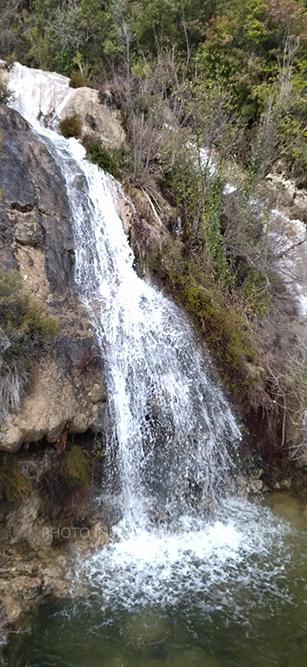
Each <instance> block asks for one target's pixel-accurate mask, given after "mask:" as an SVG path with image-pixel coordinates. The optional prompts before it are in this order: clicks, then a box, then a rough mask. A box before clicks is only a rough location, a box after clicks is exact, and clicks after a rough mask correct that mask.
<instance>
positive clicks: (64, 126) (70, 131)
mask: <svg viewBox="0 0 307 667" xmlns="http://www.w3.org/2000/svg"><path fill="white" fill-rule="evenodd" d="M59 130H60V132H61V134H62V135H63V137H66V138H67V139H69V138H70V137H76V138H77V139H78V138H79V137H80V135H81V132H82V126H81V120H80V117H79V116H78V115H77V114H73V115H72V116H66V118H63V120H61V122H60V125H59Z"/></svg>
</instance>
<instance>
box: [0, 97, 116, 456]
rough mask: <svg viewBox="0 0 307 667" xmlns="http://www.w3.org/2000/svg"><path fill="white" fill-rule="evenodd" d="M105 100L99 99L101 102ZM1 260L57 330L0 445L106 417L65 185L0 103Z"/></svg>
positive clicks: (15, 445) (92, 425)
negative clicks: (78, 286)
mask: <svg viewBox="0 0 307 667" xmlns="http://www.w3.org/2000/svg"><path fill="white" fill-rule="evenodd" d="M99 106H101V105H99ZM0 150H1V160H0V265H1V270H6V271H10V270H17V271H19V273H20V275H21V278H22V280H23V283H24V286H25V289H26V290H27V292H28V294H30V295H33V296H34V297H35V300H36V302H37V303H38V304H39V305H40V306H41V308H42V311H43V313H45V314H46V317H49V316H52V317H53V318H55V320H56V321H57V323H58V329H59V330H58V333H57V335H56V336H55V337H54V338H53V340H52V342H50V343H49V345H48V348H46V352H45V355H44V358H39V359H33V360H32V372H31V378H32V380H31V382H29V383H28V386H27V389H26V392H25V395H24V399H23V401H22V404H21V406H20V409H19V410H18V411H16V412H15V413H13V414H11V415H10V416H9V417H8V419H7V420H6V421H5V422H3V423H2V424H0V450H2V451H6V452H15V451H17V450H18V449H19V447H20V446H21V444H23V443H30V442H39V441H40V440H42V439H43V438H46V439H47V440H48V441H49V442H53V443H56V442H57V440H58V439H60V438H61V437H62V435H63V434H64V433H69V432H70V433H83V432H85V431H87V430H88V429H92V430H94V431H98V430H99V429H100V428H101V427H102V425H103V424H104V419H105V401H106V393H105V387H104V382H103V363H102V360H101V358H100V352H99V350H98V348H97V345H96V340H95V335H94V332H93V328H92V325H91V322H90V321H89V318H88V314H87V312H86V311H85V309H84V307H83V306H82V304H81V303H80V302H79V300H78V296H77V294H76V291H75V284H74V276H73V265H74V261H73V260H74V257H73V252H74V243H73V234H72V228H71V219H70V209H69V203H68V201H67V196H66V190H65V185H64V183H63V181H62V178H61V175H60V172H59V169H58V166H57V164H56V163H55V161H54V159H53V157H52V155H51V153H50V152H49V150H48V147H47V146H46V145H45V144H44V143H42V142H41V141H40V140H39V139H38V138H37V137H36V136H35V135H33V133H32V132H31V130H30V128H29V126H28V124H27V122H26V121H25V120H23V119H22V118H21V116H20V115H19V114H18V113H17V112H16V111H13V110H12V109H8V108H7V107H0Z"/></svg>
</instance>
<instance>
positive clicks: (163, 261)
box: [149, 245, 256, 393]
mask: <svg viewBox="0 0 307 667" xmlns="http://www.w3.org/2000/svg"><path fill="white" fill-rule="evenodd" d="M149 268H150V270H151V271H152V272H153V274H155V275H156V276H157V277H158V279H161V280H162V281H163V283H164V284H166V286H167V287H168V289H170V290H171V292H172V294H173V296H174V297H175V298H176V299H177V301H178V302H179V303H180V304H181V305H182V306H183V307H184V308H185V309H186V310H187V311H188V312H189V313H190V314H191V316H192V317H193V319H194V320H195V322H196V323H197V325H198V327H199V328H200V329H201V331H202V333H203V335H204V338H205V340H206V342H207V344H208V347H209V349H210V350H211V352H212V354H213V357H214V359H215V362H216V364H217V367H218V370H219V372H220V375H221V376H222V377H223V379H224V380H225V382H226V384H227V385H228V387H229V389H231V390H232V391H234V392H236V393H240V391H241V390H242V387H244V386H245V387H246V385H247V384H249V383H250V382H251V381H252V379H251V374H250V369H249V365H251V364H252V365H254V364H255V363H256V352H255V350H254V346H253V343H252V340H251V334H250V331H249V329H248V326H247V323H246V320H245V317H244V314H243V313H242V311H240V310H239V309H238V308H236V307H235V306H234V305H232V304H231V303H230V302H229V300H227V299H226V295H225V293H224V292H223V291H222V290H221V289H220V288H219V286H218V284H217V283H216V282H215V281H214V278H213V277H212V275H210V273H209V272H208V270H207V269H206V267H205V266H204V265H203V264H198V263H197V262H196V260H195V259H194V258H191V257H189V258H185V257H183V256H182V254H181V252H180V250H179V247H177V248H176V247H175V248H174V247H172V245H170V246H168V245H164V246H163V247H162V248H161V249H159V250H156V251H155V252H154V253H153V254H152V256H151V257H150V258H149Z"/></svg>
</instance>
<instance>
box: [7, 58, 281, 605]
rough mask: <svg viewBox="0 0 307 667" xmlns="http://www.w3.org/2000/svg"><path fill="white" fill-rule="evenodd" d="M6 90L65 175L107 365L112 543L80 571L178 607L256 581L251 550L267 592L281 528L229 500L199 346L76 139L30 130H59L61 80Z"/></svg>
mask: <svg viewBox="0 0 307 667" xmlns="http://www.w3.org/2000/svg"><path fill="white" fill-rule="evenodd" d="M9 87H10V89H11V90H13V92H14V93H15V98H14V102H13V105H14V106H15V108H16V109H18V111H20V113H22V115H23V116H24V117H25V118H27V120H28V121H29V122H30V123H31V124H32V126H33V128H34V131H35V132H36V133H37V134H39V135H40V137H41V139H42V140H43V141H44V142H45V143H46V144H47V146H48V147H49V150H50V152H51V153H52V155H53V156H54V157H55V159H56V162H57V164H58V166H59V169H60V170H61V172H62V175H63V178H64V179H65V182H66V187H67V193H68V197H69V201H70V205H71V220H72V225H73V230H74V238H75V251H76V270H75V280H76V286H77V289H78V292H79V295H80V298H81V299H82V301H83V302H84V304H85V305H86V307H87V309H88V311H89V313H90V316H91V319H92V322H93V325H94V327H95V330H96V335H97V340H98V343H99V345H100V348H101V354H102V357H103V359H104V362H105V365H106V379H107V385H108V395H109V419H108V433H107V436H108V437H107V457H108V464H109V465H108V468H109V483H108V485H107V489H106V493H105V495H104V497H103V499H102V502H104V503H105V502H107V499H108V498H109V503H110V505H113V509H114V513H115V516H116V517H117V525H116V526H115V527H114V535H115V538H116V540H115V542H114V543H113V544H112V545H110V546H109V547H107V548H105V549H104V550H102V551H99V552H98V553H97V554H96V555H95V556H94V557H93V558H92V559H90V561H88V562H86V563H82V564H81V565H82V567H81V571H82V577H83V578H85V580H86V581H88V582H90V586H91V587H94V589H95V590H96V591H98V593H99V595H102V596H103V599H104V604H108V603H112V604H115V603H118V602H119V603H120V604H122V605H124V606H125V605H126V606H129V605H134V604H138V603H139V602H140V601H143V603H146V602H148V601H151V602H153V603H154V602H159V603H164V602H166V601H168V602H172V601H175V602H176V601H178V599H180V596H184V595H186V594H187V593H188V594H190V593H191V591H195V592H198V593H201V592H202V591H203V592H204V593H205V592H206V593H208V590H209V589H210V587H211V588H212V587H215V588H214V590H215V592H217V588H219V590H220V588H221V586H222V587H223V586H225V585H227V582H229V583H230V584H231V587H232V588H233V591H234V592H233V595H234V596H235V588H236V585H237V584H238V585H239V582H240V581H241V584H240V585H242V586H249V585H253V577H254V572H255V569H254V565H253V564H252V563H253V559H255V557H257V558H259V559H260V563H259V565H258V566H257V570H256V575H257V576H258V577H259V581H260V582H261V585H262V589H263V590H264V589H265V587H266V585H267V586H268V587H270V588H271V589H273V587H274V581H273V580H274V575H273V574H272V572H273V569H272V568H270V573H269V571H268V568H267V566H266V562H267V558H268V557H269V556H268V554H269V553H270V552H271V551H272V553H273V552H275V557H276V554H279V553H280V548H279V546H280V540H281V536H282V532H283V530H282V528H281V527H280V526H278V529H276V525H275V523H274V522H273V519H272V517H271V515H270V514H269V513H268V512H266V513H264V512H263V510H262V509H261V508H257V507H256V506H254V505H250V504H249V503H247V502H245V501H243V500H242V501H239V500H236V501H233V500H229V499H227V491H228V490H229V487H230V482H231V477H232V473H233V471H234V468H235V465H234V459H235V455H236V443H237V442H238V440H239V438H240V432H239V428H238V426H237V424H236V421H235V418H234V416H233V414H232V411H231V408H230V406H229V404H228V402H227V400H226V399H225V397H224V395H223V392H222V390H221V388H220V386H219V384H218V382H217V379H216V377H215V375H214V373H213V371H212V367H211V364H210V360H209V358H208V354H207V352H206V351H204V350H203V348H202V347H201V346H200V344H199V343H198V341H197V339H196V336H195V334H194V333H193V330H192V328H191V326H190V324H189V322H188V321H187V319H186V318H185V316H184V315H183V313H182V312H181V311H180V310H179V309H178V308H177V307H176V306H175V305H174V304H173V303H172V302H171V301H170V300H168V299H167V298H166V297H165V296H163V294H162V293H161V292H159V291H158V290H157V289H155V288H154V287H153V286H152V285H151V284H150V283H148V282H146V281H145V280H142V279H141V278H140V277H139V276H138V275H137V273H136V271H135V269H134V258H133V254H132V251H131V248H130V247H129V244H128V239H127V236H126V234H125V233H124V231H123V227H122V223H121V220H120V219H119V217H118V214H117V212H116V206H115V203H114V200H113V194H112V193H113V191H114V188H113V187H112V181H111V179H110V177H109V176H108V175H106V174H104V173H103V172H102V171H101V170H99V169H98V168H97V167H96V166H94V165H92V164H90V163H89V162H88V161H86V160H85V159H84V157H85V151H84V149H83V148H82V146H81V145H80V144H79V143H78V142H77V141H76V140H74V139H71V140H65V139H64V138H63V137H61V136H59V135H58V134H57V132H56V131H54V130H51V129H47V128H46V127H44V124H41V122H42V114H41V112H43V115H45V116H46V115H47V116H48V117H49V120H50V116H51V115H52V114H53V119H54V123H55V126H56V111H57V109H58V107H60V106H61V107H63V105H64V104H65V99H66V96H67V95H69V94H70V93H69V89H68V82H67V80H66V79H65V78H64V77H58V75H54V74H48V73H42V72H40V71H35V70H28V69H27V68H24V67H22V66H20V65H16V66H14V68H13V70H12V71H11V73H10V79H9ZM38 119H39V120H38ZM219 496H222V497H226V500H223V501H221V500H218V498H219ZM212 499H213V500H214V501H215V505H213V506H212V504H211V505H210V503H211V501H212ZM216 507H218V509H216ZM212 508H213V509H214V508H215V513H213V514H212V515H211V516H210V517H208V510H210V509H212ZM109 511H110V508H109ZM284 559H285V555H284V554H283V556H281V555H280V561H279V563H278V564H277V565H276V571H275V574H276V572H280V571H281V570H282V567H283V565H282V561H283V560H284ZM277 560H278V558H277ZM272 578H273V579H272ZM101 591H102V593H101ZM219 594H221V595H222V593H219ZM276 594H278V586H277V589H276ZM224 596H225V594H224ZM226 597H227V596H226ZM228 601H229V602H230V603H231V604H232V601H234V597H233V596H232V595H230V597H229V600H228ZM212 604H213V601H212ZM221 604H222V603H221Z"/></svg>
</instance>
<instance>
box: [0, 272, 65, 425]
mask: <svg viewBox="0 0 307 667" xmlns="http://www.w3.org/2000/svg"><path fill="white" fill-rule="evenodd" d="M57 331H58V322H57V320H56V319H55V318H52V317H45V316H44V314H43V312H42V309H41V307H40V306H39V305H38V304H37V303H35V301H34V300H33V299H32V298H31V297H30V295H29V294H27V292H25V291H24V289H23V287H22V282H21V278H20V275H19V274H18V273H17V272H16V271H11V272H2V273H0V399H1V401H0V418H2V419H3V418H4V417H5V416H7V414H8V413H9V412H10V411H11V410H14V409H15V408H17V407H18V405H19V402H20V400H21V396H22V391H23V389H24V387H25V385H26V383H27V381H28V379H29V372H30V369H31V366H32V361H33V358H34V357H35V356H36V355H37V353H38V351H39V350H40V349H42V347H43V346H44V345H45V343H46V341H47V340H48V339H49V338H50V337H52V336H54V335H55V334H56V333H57Z"/></svg>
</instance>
